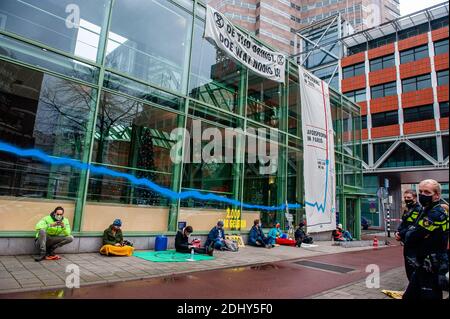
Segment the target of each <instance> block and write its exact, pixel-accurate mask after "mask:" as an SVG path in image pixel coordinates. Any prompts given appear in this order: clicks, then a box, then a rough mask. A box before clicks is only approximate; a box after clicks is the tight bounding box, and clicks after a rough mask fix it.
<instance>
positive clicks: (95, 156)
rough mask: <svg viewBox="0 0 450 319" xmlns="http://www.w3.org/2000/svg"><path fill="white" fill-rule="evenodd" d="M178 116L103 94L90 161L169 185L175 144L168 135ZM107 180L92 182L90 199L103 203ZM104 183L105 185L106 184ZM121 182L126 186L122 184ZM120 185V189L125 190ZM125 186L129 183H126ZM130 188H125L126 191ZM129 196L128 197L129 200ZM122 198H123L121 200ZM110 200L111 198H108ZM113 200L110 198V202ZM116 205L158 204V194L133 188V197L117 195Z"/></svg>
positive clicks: (116, 96) (176, 122)
mask: <svg viewBox="0 0 450 319" xmlns="http://www.w3.org/2000/svg"><path fill="white" fill-rule="evenodd" d="M179 116H180V115H177V114H175V113H172V112H168V111H165V110H162V109H159V108H155V107H152V106H150V105H146V104H143V103H142V102H138V101H135V100H132V99H127V98H125V97H121V96H118V95H114V94H111V93H107V92H104V93H103V94H102V95H101V101H100V108H99V112H98V115H97V123H96V131H95V136H94V148H93V153H92V161H93V162H95V163H104V164H109V165H113V166H114V167H115V166H119V167H129V168H132V169H133V170H132V173H133V174H135V176H136V177H141V178H147V179H149V180H152V181H154V182H157V181H158V180H161V181H163V184H161V185H166V186H170V176H171V174H172V166H173V164H172V161H171V158H170V150H171V147H172V146H173V145H174V144H175V143H176V140H172V139H171V137H170V133H171V131H172V130H173V129H175V128H177V127H178V126H177V125H178V121H179V118H178V117H179ZM110 179H111V178H110V177H107V176H105V177H102V178H95V179H92V180H91V184H90V185H91V186H90V194H91V197H90V198H91V199H92V200H102V199H103V198H104V196H107V195H103V194H104V193H105V194H107V193H108V192H107V191H105V188H106V189H107V188H108V187H113V188H114V185H111V186H105V185H104V183H109V182H108V181H109V180H110ZM105 181H106V182H105ZM123 183H125V184H126V183H128V182H126V181H123ZM123 183H122V186H121V187H125V186H123V185H125V184H123ZM127 185H128V184H127ZM127 187H128V188H129V186H126V187H125V188H127ZM130 196H131V197H130ZM122 197H123V198H122ZM109 199H111V198H109ZM111 200H112V199H111ZM115 200H117V201H119V202H127V201H130V202H133V203H136V202H139V203H140V204H146V205H154V204H156V203H160V200H161V198H160V195H159V194H156V193H154V192H153V191H150V190H147V189H145V188H136V189H134V190H133V192H132V195H130V194H128V193H126V195H123V196H122V195H121V196H118V195H117V194H116V197H115Z"/></svg>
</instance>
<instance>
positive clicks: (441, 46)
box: [434, 39, 448, 55]
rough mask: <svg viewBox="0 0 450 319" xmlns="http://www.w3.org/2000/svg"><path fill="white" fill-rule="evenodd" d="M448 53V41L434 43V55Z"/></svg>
mask: <svg viewBox="0 0 450 319" xmlns="http://www.w3.org/2000/svg"><path fill="white" fill-rule="evenodd" d="M445 53H448V39H445V40H442V41H437V42H435V43H434V55H439V54H445Z"/></svg>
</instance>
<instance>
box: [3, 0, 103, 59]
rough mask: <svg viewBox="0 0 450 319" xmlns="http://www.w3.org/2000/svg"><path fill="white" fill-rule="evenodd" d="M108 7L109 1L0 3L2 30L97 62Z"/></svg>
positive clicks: (23, 0) (8, 0)
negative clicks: (101, 32) (101, 31)
mask: <svg viewBox="0 0 450 319" xmlns="http://www.w3.org/2000/svg"><path fill="white" fill-rule="evenodd" d="M107 3H108V0H95V1H92V0H6V1H0V29H3V30H6V31H9V32H12V33H16V34H19V35H21V36H23V37H26V38H29V39H32V40H35V41H38V42H41V43H43V44H45V45H48V46H50V47H52V48H56V49H59V50H62V51H65V52H67V53H71V54H73V55H76V56H78V57H81V58H85V59H88V60H91V61H96V58H97V51H98V43H99V39H100V30H101V28H102V27H101V26H102V23H103V21H104V20H105V19H104V17H105V14H106V9H107ZM77 17H79V20H77Z"/></svg>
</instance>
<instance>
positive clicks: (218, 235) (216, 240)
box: [205, 220, 227, 250]
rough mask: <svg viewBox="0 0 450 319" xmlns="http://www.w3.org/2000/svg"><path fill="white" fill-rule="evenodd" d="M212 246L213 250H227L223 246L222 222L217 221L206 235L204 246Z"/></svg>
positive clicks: (223, 232)
mask: <svg viewBox="0 0 450 319" xmlns="http://www.w3.org/2000/svg"><path fill="white" fill-rule="evenodd" d="M211 244H214V249H217V250H227V248H226V245H225V231H224V230H223V221H221V220H219V221H218V222H217V225H216V226H214V227H213V228H212V229H211V231H210V232H209V234H208V238H207V239H206V242H205V246H209V245H211Z"/></svg>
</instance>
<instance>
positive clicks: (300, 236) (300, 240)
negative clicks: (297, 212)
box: [294, 222, 313, 247]
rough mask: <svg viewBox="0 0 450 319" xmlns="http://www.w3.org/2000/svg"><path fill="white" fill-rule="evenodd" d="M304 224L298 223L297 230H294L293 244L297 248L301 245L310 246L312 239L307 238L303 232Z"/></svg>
mask: <svg viewBox="0 0 450 319" xmlns="http://www.w3.org/2000/svg"><path fill="white" fill-rule="evenodd" d="M304 227H305V224H304V223H303V222H300V223H299V224H298V228H297V229H296V230H295V234H294V236H295V244H296V246H297V247H301V246H302V244H312V243H313V238H312V237H311V236H309V235H308V234H307V233H306V231H305V230H304Z"/></svg>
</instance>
